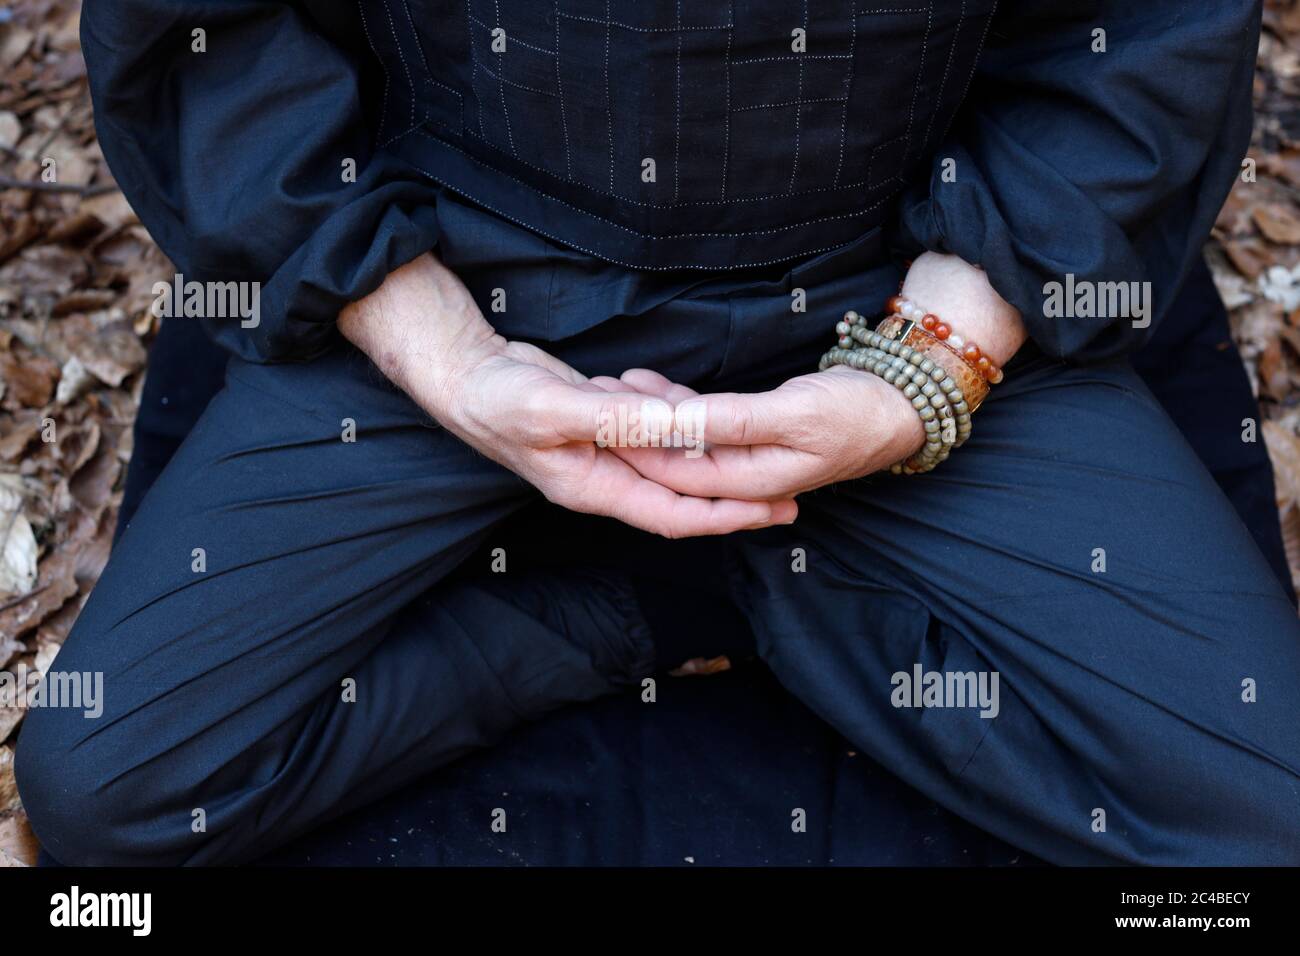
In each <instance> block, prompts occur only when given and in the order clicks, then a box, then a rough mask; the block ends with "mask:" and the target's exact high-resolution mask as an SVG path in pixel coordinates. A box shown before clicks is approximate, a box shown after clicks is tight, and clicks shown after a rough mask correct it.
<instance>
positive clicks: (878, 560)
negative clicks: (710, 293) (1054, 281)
mask: <svg viewBox="0 0 1300 956" xmlns="http://www.w3.org/2000/svg"><path fill="white" fill-rule="evenodd" d="M978 424H979V427H978V429H977V432H976V437H975V439H973V440H972V441H971V442H970V443H969V444H968V445H967V446H966V447H964V448H963V449H962V450H961V451H960V453H958V454H955V455H953V457H952V458H951V459H950V460H949V461H948V462H946V463H945V464H944V465H943V466H942V467H941V468H939V469H937V470H936V471H935V472H933V473H931V474H929V475H926V476H923V477H919V478H893V477H889V476H885V477H881V478H874V479H866V480H862V481H857V482H851V483H847V484H844V485H840V486H836V487H834V488H828V489H823V490H822V491H820V492H818V493H816V494H813V495H810V496H806V497H805V498H803V499H801V516H800V519H799V521H798V522H796V524H795V525H793V526H791V527H788V528H779V529H771V530H769V531H764V532H762V533H761V534H757V535H753V536H747V537H735V538H733V539H730V541H729V550H730V552H731V555H732V561H733V577H734V581H735V582H736V589H737V593H738V596H739V597H738V599H739V600H740V601H742V602H744V603H745V604H746V606H748V608H749V611H750V617H751V622H752V625H753V627H754V629H755V631H756V634H757V637H758V641H759V648H760V652H761V654H762V656H763V657H764V658H765V659H766V660H767V662H768V664H769V665H770V666H771V667H772V668H773V670H774V671H775V672H776V674H777V676H778V678H779V679H781V681H782V682H783V683H784V684H785V685H786V686H787V688H789V689H790V690H791V691H793V692H794V693H795V694H797V695H798V696H800V697H801V698H802V699H803V700H804V702H805V703H806V704H808V705H809V706H810V707H812V708H813V709H814V710H816V711H817V712H818V713H819V714H820V715H821V716H822V717H823V718H825V719H826V720H828V721H829V722H830V723H831V724H833V725H834V726H835V727H836V728H837V729H839V730H840V732H841V733H843V734H845V736H847V737H848V738H849V739H851V740H853V741H854V742H855V743H856V744H857V745H858V746H860V747H861V748H862V749H863V750H864V751H865V752H867V753H869V754H870V755H872V756H873V757H875V759H877V760H878V761H880V762H881V763H883V764H884V765H885V766H886V767H888V768H889V769H891V770H892V771H893V772H894V773H896V774H898V775H899V776H901V777H902V778H903V779H904V780H906V781H908V782H909V783H911V784H912V785H914V786H916V787H917V788H919V789H920V790H922V791H923V792H924V793H926V794H927V795H928V796H930V797H932V798H933V799H935V800H936V801H938V802H939V803H941V804H943V805H945V806H947V807H948V808H949V809H951V810H953V811H955V812H956V813H958V814H960V815H962V816H964V817H966V818H967V819H969V820H971V821H972V822H974V823H976V824H977V825H979V826H981V827H984V828H985V829H987V830H990V831H991V832H993V833H995V834H997V835H998V836H1000V837H1002V838H1003V839H1005V840H1007V841H1009V842H1011V843H1013V844H1015V845H1017V846H1021V847H1024V848H1026V849H1028V850H1030V851H1032V852H1034V853H1036V854H1038V855H1040V856H1042V857H1043V858H1045V859H1048V860H1050V861H1053V862H1057V863H1100V862H1110V863H1115V862H1142V863H1162V864H1191V863H1198V864H1277V863H1289V864H1295V863H1297V862H1300V723H1298V722H1297V721H1296V718H1295V715H1296V714H1297V713H1300V623H1298V622H1297V619H1296V616H1295V612H1294V610H1293V609H1292V608H1291V606H1290V604H1289V602H1288V600H1287V599H1286V597H1285V596H1284V595H1283V594H1282V592H1281V591H1280V589H1279V587H1278V585H1277V582H1276V578H1275V577H1274V575H1273V574H1272V572H1271V571H1270V569H1269V567H1268V565H1267V563H1266V562H1265V561H1264V559H1263V558H1262V557H1261V556H1260V554H1259V552H1258V550H1257V549H1256V547H1255V545H1254V543H1253V542H1252V540H1251V538H1250V536H1249V534H1248V533H1247V531H1246V529H1245V528H1244V526H1243V525H1242V524H1241V522H1240V520H1239V519H1238V517H1237V515H1236V513H1235V512H1234V511H1233V510H1232V508H1231V506H1230V505H1229V503H1228V501H1227V500H1226V499H1225V498H1224V497H1223V495H1222V494H1221V493H1220V491H1219V490H1218V488H1217V487H1216V486H1215V485H1214V483H1213V481H1212V480H1211V478H1210V476H1209V475H1208V473H1207V472H1206V471H1205V470H1204V468H1203V467H1202V465H1201V464H1200V462H1199V461H1198V460H1197V459H1196V458H1195V456H1194V455H1193V453H1192V451H1191V450H1190V449H1189V448H1188V447H1187V445H1186V444H1185V442H1184V441H1183V439H1182V438H1181V436H1180V435H1179V434H1178V432H1177V430H1176V429H1175V428H1174V426H1173V425H1172V423H1171V422H1170V421H1169V419H1168V418H1167V417H1166V415H1165V414H1164V412H1163V411H1162V410H1161V409H1160V408H1159V406H1158V405H1157V404H1156V402H1155V401H1154V399H1153V398H1152V397H1151V396H1150V394H1149V393H1148V392H1147V391H1146V389H1145V388H1144V387H1143V386H1142V385H1141V384H1140V382H1139V381H1138V379H1137V377H1136V376H1135V374H1134V373H1133V372H1132V371H1131V370H1130V369H1129V367H1128V366H1127V365H1124V364H1116V365H1111V366H1106V367H1102V368H1094V369H1068V368H1066V367H1064V366H1060V365H1057V364H1055V363H1051V362H1048V361H1046V360H1042V359H1040V360H1038V361H1036V362H1034V363H1032V364H1031V366H1030V367H1027V368H1025V369H1024V370H1022V371H1021V372H1020V373H1019V374H1018V375H1016V376H1015V377H1014V378H1012V377H1010V376H1009V377H1008V382H1007V383H1006V384H1005V385H1004V386H1002V387H1001V389H999V390H998V393H997V397H996V400H993V401H990V402H989V403H987V404H986V405H985V406H984V408H983V409H981V411H980V413H979V423H978ZM1238 439H1239V436H1237V435H1236V434H1231V435H1225V436H1224V440H1225V441H1232V440H1238ZM797 548H802V549H804V555H805V560H806V568H807V570H806V571H804V572H803V573H799V572H798V571H796V570H794V568H797V567H798V559H799V555H798V554H797V553H795V549H797ZM792 553H793V556H792ZM1103 562H1104V563H1103ZM1103 568H1104V570H1103ZM917 665H919V666H920V673H922V674H925V673H926V672H938V673H947V672H952V673H972V672H973V673H975V674H977V675H978V674H979V673H980V672H984V673H985V674H986V675H991V674H992V673H993V672H996V673H997V675H998V688H999V701H998V705H999V706H998V710H997V714H996V716H995V717H981V716H980V708H979V707H978V706H976V707H952V706H949V707H901V706H895V703H896V702H899V701H900V699H901V700H903V701H906V699H907V698H899V697H896V696H894V692H895V691H896V689H897V688H900V687H904V686H906V685H905V683H904V681H903V680H901V679H900V680H898V681H897V682H895V681H894V675H895V674H898V673H900V672H901V673H905V674H907V675H908V678H909V679H910V678H912V677H913V675H914V674H915V673H917V671H916V667H917ZM987 686H991V683H990V684H989V685H987ZM909 696H910V695H909ZM939 701H940V702H946V703H949V704H951V703H954V701H953V700H951V699H948V700H945V699H944V698H939ZM912 702H913V703H914V702H915V699H914V698H913V699H912Z"/></svg>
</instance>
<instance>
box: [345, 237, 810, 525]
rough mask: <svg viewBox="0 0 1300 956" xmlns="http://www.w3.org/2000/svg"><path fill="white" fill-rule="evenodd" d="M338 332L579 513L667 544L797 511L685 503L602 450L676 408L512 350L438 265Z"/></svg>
mask: <svg viewBox="0 0 1300 956" xmlns="http://www.w3.org/2000/svg"><path fill="white" fill-rule="evenodd" d="M339 327H340V329H341V330H342V331H343V333H344V334H345V335H346V336H347V337H348V338H349V339H351V340H352V341H353V342H354V343H355V344H356V345H357V346H358V347H359V348H361V349H362V350H363V351H365V352H366V353H367V354H368V355H370V357H371V358H372V359H373V360H374V361H375V362H376V364H377V365H378V366H379V368H380V369H381V370H382V371H383V372H384V374H385V375H386V376H387V377H388V378H390V379H391V380H392V381H394V382H395V383H396V384H397V385H399V386H400V387H401V388H402V389H404V390H405V391H406V392H407V394H409V395H410V396H411V397H412V398H413V399H414V400H415V401H416V402H418V403H419V404H420V405H421V407H423V408H424V409H425V411H427V412H428V413H429V414H430V415H431V416H433V418H434V419H435V420H437V421H438V422H439V424H441V425H442V426H444V427H445V428H446V429H447V430H448V431H450V432H452V433H453V434H455V435H456V436H457V437H458V438H460V439H461V440H462V441H464V442H465V443H466V444H468V445H470V446H471V447H473V448H475V449H477V450H478V451H479V452H481V453H482V454H484V455H485V456H487V457H488V458H491V459H492V460H493V461H496V462H498V463H499V464H501V465H504V466H505V467H506V468H509V469H510V470H511V471H513V472H514V473H515V474H517V475H519V476H520V477H521V478H523V479H524V480H525V481H528V482H529V483H530V484H532V485H533V486H534V487H536V488H537V489H538V490H539V491H540V492H541V493H542V494H543V495H545V496H546V498H547V499H548V500H550V501H552V502H554V503H556V504H558V505H561V506H563V507H565V508H568V509H570V510H572V511H580V512H584V513H587V514H595V515H603V516H607V517H611V518H616V519H618V520H620V521H623V522H625V523H627V524H629V525H632V526H633V527H636V528H640V529H642V530H644V531H649V532H652V533H655V534H660V535H663V536H665V537H669V538H679V537H688V536H693V535H708V534H728V533H730V532H733V531H740V530H745V529H752V528H762V527H767V526H769V525H772V524H783V523H788V522H790V521H792V520H794V516H795V513H796V510H797V509H796V506H795V504H794V502H793V501H790V500H784V501H783V500H778V499H777V498H775V497H773V496H764V500H745V499H738V498H734V497H732V496H730V495H692V494H689V493H687V494H684V493H681V492H679V491H676V490H673V489H670V488H667V487H665V486H663V485H661V484H659V483H657V482H656V481H654V480H653V479H650V478H647V477H646V476H644V475H642V474H641V473H639V472H638V471H637V470H636V469H635V468H633V467H632V466H631V465H630V464H629V463H627V462H626V461H624V460H622V459H620V458H619V457H618V456H617V455H616V454H615V453H614V451H613V450H611V449H609V448H602V447H598V445H597V439H598V438H600V437H601V436H603V435H605V434H608V433H609V428H608V424H609V423H610V422H624V423H631V424H633V425H634V426H636V427H635V428H634V433H633V435H632V438H633V440H636V436H637V434H640V433H641V432H643V431H644V432H645V433H654V429H655V428H656V427H662V428H663V429H664V430H665V431H667V430H668V429H669V427H670V423H671V420H672V414H673V410H672V406H671V405H670V404H669V403H667V402H665V401H663V400H662V399H660V398H658V397H657V396H648V395H646V394H644V393H641V392H639V391H637V390H635V389H632V388H625V389H614V390H612V391H611V390H608V389H604V388H601V387H599V386H597V385H594V384H592V383H591V382H589V381H587V379H586V378H585V377H584V376H583V375H582V374H580V373H579V372H577V371H576V370H575V369H573V368H571V367H570V366H568V365H566V364H565V363H564V362H562V361H560V360H559V359H557V358H555V357H554V356H552V355H549V354H547V353H546V352H544V351H542V350H541V349H538V348H536V347H534V346H532V345H529V344H526V343H523V342H509V341H507V340H505V339H504V338H503V337H502V336H500V335H497V334H496V333H495V331H494V330H493V329H492V327H491V326H490V325H489V324H488V323H487V321H486V319H485V318H484V317H483V315H482V313H481V312H480V311H479V309H478V307H477V305H476V304H475V303H474V300H473V298H472V297H471V296H470V295H469V292H468V291H467V290H466V289H465V287H464V285H463V284H462V283H461V282H460V280H459V279H458V278H457V277H456V276H455V275H453V274H452V273H451V272H450V271H449V270H447V269H446V268H445V267H443V266H442V265H441V264H440V263H438V262H437V260H436V259H434V258H433V257H432V256H423V257H421V258H420V259H417V260H415V261H414V262H412V263H410V264H408V265H406V266H403V267H402V268H401V269H398V270H396V271H395V272H393V273H392V274H390V275H389V276H388V278H387V279H386V280H385V282H384V284H383V286H381V287H380V289H379V290H378V291H376V292H375V293H373V294H372V295H371V296H368V297H367V298H366V299H363V300H360V301H359V302H356V303H352V305H350V306H349V307H348V308H347V309H346V310H345V311H344V313H343V314H342V315H341V316H340V320H339ZM656 420H658V421H656Z"/></svg>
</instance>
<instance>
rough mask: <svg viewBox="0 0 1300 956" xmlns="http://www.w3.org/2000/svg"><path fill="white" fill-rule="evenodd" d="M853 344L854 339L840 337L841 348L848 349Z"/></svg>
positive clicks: (844, 336)
mask: <svg viewBox="0 0 1300 956" xmlns="http://www.w3.org/2000/svg"><path fill="white" fill-rule="evenodd" d="M852 344H853V339H851V338H849V337H848V336H847V335H841V336H840V348H842V349H846V348H848V347H849V346H851V345H852Z"/></svg>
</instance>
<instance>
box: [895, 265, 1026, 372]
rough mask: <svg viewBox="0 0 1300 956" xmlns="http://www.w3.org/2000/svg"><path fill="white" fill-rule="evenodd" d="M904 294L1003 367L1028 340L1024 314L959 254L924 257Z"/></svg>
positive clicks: (910, 274) (905, 284) (912, 272)
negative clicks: (976, 344) (958, 255)
mask: <svg viewBox="0 0 1300 956" xmlns="http://www.w3.org/2000/svg"><path fill="white" fill-rule="evenodd" d="M900 294H901V295H902V296H904V297H905V298H907V299H910V300H911V301H913V302H915V303H916V304H917V305H918V306H920V307H921V308H922V309H924V310H925V311H926V312H931V313H933V314H935V315H937V316H939V317H940V318H941V319H942V320H943V321H945V322H947V323H948V324H949V325H950V326H951V327H952V328H953V329H954V331H957V332H960V334H961V336H962V338H963V339H964V340H965V341H967V342H975V343H978V345H979V347H980V351H981V352H982V353H983V354H984V355H987V356H988V357H989V359H990V361H992V362H993V363H994V364H995V365H997V366H998V367H999V368H1000V367H1002V366H1004V365H1005V364H1006V363H1007V362H1009V361H1010V360H1011V358H1012V356H1014V355H1015V354H1016V352H1017V351H1018V350H1019V349H1020V346H1022V345H1023V344H1024V343H1025V340H1026V338H1028V333H1027V332H1026V331H1025V324H1024V322H1023V321H1022V319H1021V317H1020V312H1019V310H1018V309H1016V307H1015V306H1013V305H1011V303H1009V302H1007V301H1006V300H1005V299H1003V298H1002V297H1001V296H1000V295H998V293H997V291H996V290H995V289H994V288H993V286H992V285H991V284H990V283H989V280H988V276H987V275H986V274H985V273H984V270H982V269H980V268H978V267H977V266H973V265H971V264H970V263H968V262H966V261H965V260H963V259H960V258H958V257H957V256H951V255H940V254H938V253H933V252H927V253H924V254H922V255H921V256H920V257H918V258H917V260H916V261H915V262H913V263H912V267H911V269H909V270H908V273H907V277H906V279H905V280H904V282H903V289H902V292H901V293H900Z"/></svg>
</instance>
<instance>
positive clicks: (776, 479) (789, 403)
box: [592, 366, 925, 500]
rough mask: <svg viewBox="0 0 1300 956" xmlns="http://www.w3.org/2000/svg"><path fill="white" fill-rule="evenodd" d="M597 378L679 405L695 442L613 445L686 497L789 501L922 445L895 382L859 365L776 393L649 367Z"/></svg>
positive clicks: (683, 427) (610, 387)
mask: <svg viewBox="0 0 1300 956" xmlns="http://www.w3.org/2000/svg"><path fill="white" fill-rule="evenodd" d="M592 382H593V383H594V384H596V385H598V386H600V387H601V388H602V389H604V390H605V391H606V392H607V393H608V394H611V395H614V394H623V393H625V392H626V390H627V389H634V390H636V391H638V392H640V393H642V394H644V395H646V396H647V397H653V398H660V399H663V400H664V401H666V402H671V403H672V404H673V405H675V406H676V413H675V426H676V428H677V429H678V430H679V431H680V433H681V434H682V435H683V436H684V437H683V440H684V442H685V443H686V444H687V445H688V446H689V445H691V444H692V443H693V442H694V441H698V440H701V439H702V440H703V441H704V442H705V445H704V446H703V448H702V449H699V451H700V452H701V453H684V452H683V450H682V449H681V448H662V447H661V448H644V447H642V448H632V447H627V448H617V449H614V450H615V452H616V453H617V454H618V456H619V457H620V458H621V459H623V461H625V462H626V463H627V464H629V465H631V466H633V467H634V468H635V469H636V470H637V471H638V472H639V473H640V474H641V475H643V476H644V477H646V478H648V479H650V480H651V481H654V482H656V483H658V484H660V485H664V486H666V487H669V488H672V489H674V490H675V491H678V492H681V493H682V494H686V495H695V496H703V497H718V496H722V497H736V498H746V499H767V500H785V499H788V498H792V497H793V496H795V495H797V494H800V493H802V492H805V491H811V490H812V489H814V488H820V487H822V486H823V485H829V484H833V483H835V482H838V481H846V480H848V479H851V478H859V477H861V476H863V475H867V474H870V473H872V472H875V471H880V470H881V469H883V468H888V467H889V466H890V465H892V464H893V463H894V462H897V461H900V460H901V459H903V458H906V457H908V456H909V455H911V454H913V453H914V452H916V451H917V450H918V449H919V448H920V447H921V445H922V444H923V442H924V440H925V433H924V430H923V428H922V427H921V420H920V418H918V416H917V414H916V412H915V410H914V409H913V408H912V405H911V403H910V402H909V401H908V400H907V399H906V398H904V397H903V395H902V393H900V392H899V391H898V390H897V389H896V388H894V387H893V386H892V385H889V384H888V383H886V382H885V381H883V380H882V379H880V378H877V377H876V376H874V375H870V374H867V373H864V372H861V371H858V370H857V369H851V368H844V367H838V366H837V367H835V368H831V369H828V370H827V371H825V372H816V373H813V374H809V375H801V376H799V377H797V378H792V379H790V380H789V381H787V382H785V383H784V384H782V385H780V386H779V387H777V388H775V389H773V390H772V391H770V392H760V393H756V394H738V393H734V392H727V393H719V394H711V395H700V394H698V393H696V392H694V391H693V390H691V389H689V388H687V387H686V386H684V385H679V384H676V383H673V382H671V381H669V380H668V379H666V378H664V377H663V376H662V375H660V374H658V373H657V372H653V371H650V370H648V369H631V370H629V371H627V372H625V373H624V374H623V376H622V377H621V379H614V378H604V377H602V378H597V379H593V380H592Z"/></svg>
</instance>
